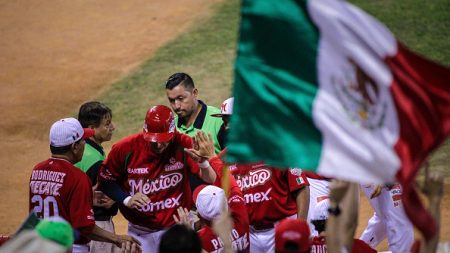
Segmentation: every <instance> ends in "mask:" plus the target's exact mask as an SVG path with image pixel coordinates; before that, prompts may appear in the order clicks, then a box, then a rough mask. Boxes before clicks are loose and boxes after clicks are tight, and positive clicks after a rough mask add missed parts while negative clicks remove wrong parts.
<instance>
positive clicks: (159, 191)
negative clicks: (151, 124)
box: [98, 132, 200, 230]
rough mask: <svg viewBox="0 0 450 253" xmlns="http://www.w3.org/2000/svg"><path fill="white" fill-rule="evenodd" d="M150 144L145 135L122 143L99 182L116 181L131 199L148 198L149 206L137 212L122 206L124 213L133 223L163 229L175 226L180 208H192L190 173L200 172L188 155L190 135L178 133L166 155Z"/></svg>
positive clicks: (101, 171) (129, 138) (125, 139)
mask: <svg viewBox="0 0 450 253" xmlns="http://www.w3.org/2000/svg"><path fill="white" fill-rule="evenodd" d="M149 145H150V143H149V142H147V141H145V140H144V137H143V133H139V134H135V135H132V136H129V137H126V138H124V139H122V140H120V141H119V142H118V143H116V144H115V145H114V146H113V147H112V149H111V151H110V152H109V155H108V157H107V159H106V160H105V161H104V162H103V164H102V168H101V170H100V173H99V177H98V179H99V182H100V183H101V182H104V181H116V183H117V184H118V185H119V186H120V187H121V189H122V190H123V191H125V192H127V193H128V194H130V196H132V195H134V194H135V193H137V192H141V193H143V194H145V195H147V196H148V197H149V199H150V203H149V204H147V205H145V206H143V207H142V208H139V207H135V208H133V209H131V208H128V207H126V206H124V205H120V206H119V208H120V212H121V213H122V214H123V216H124V217H125V218H126V219H127V220H128V221H130V222H131V223H133V224H136V225H140V226H143V227H147V228H149V229H152V230H161V229H164V228H168V227H170V226H171V225H173V224H175V221H174V220H173V217H172V215H173V214H177V212H176V209H177V208H178V207H179V206H182V207H185V208H187V209H188V210H190V209H191V207H192V196H191V189H190V185H189V179H188V173H193V174H197V175H198V174H199V173H200V170H199V167H198V164H197V163H196V162H194V161H193V160H192V159H191V158H190V157H189V156H188V155H187V154H185V153H184V148H191V147H192V139H191V137H189V136H187V135H184V134H181V133H178V132H177V133H176V135H175V136H174V138H173V140H172V142H171V143H170V144H169V146H168V147H167V148H166V149H165V150H164V152H163V153H162V154H155V153H153V152H152V150H151V149H150V147H149ZM125 162H126V166H125ZM124 166H125V167H124Z"/></svg>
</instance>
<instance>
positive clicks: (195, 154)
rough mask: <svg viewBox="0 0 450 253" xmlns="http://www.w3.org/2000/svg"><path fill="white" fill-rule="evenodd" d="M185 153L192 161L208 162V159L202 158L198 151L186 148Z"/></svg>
mask: <svg viewBox="0 0 450 253" xmlns="http://www.w3.org/2000/svg"><path fill="white" fill-rule="evenodd" d="M184 152H185V153H186V154H188V156H189V157H191V159H192V160H194V161H195V162H198V163H201V162H203V161H205V160H206V158H204V157H201V156H200V154H199V152H198V150H195V149H193V148H185V149H184Z"/></svg>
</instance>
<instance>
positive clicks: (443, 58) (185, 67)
mask: <svg viewBox="0 0 450 253" xmlns="http://www.w3.org/2000/svg"><path fill="white" fill-rule="evenodd" d="M351 2H352V3H354V4H356V5H358V6H360V7H361V8H363V9H364V10H366V11H367V12H369V13H370V14H372V15H374V16H375V17H377V18H378V19H379V20H381V21H382V22H384V23H385V24H386V25H387V26H388V27H389V28H390V29H391V30H392V32H393V33H394V34H395V35H396V36H397V37H398V38H399V39H400V40H401V41H403V42H404V43H405V44H406V45H407V46H408V47H410V48H412V49H413V50H415V51H417V52H419V53H421V54H423V55H426V56H428V57H430V58H432V59H435V60H437V61H439V62H441V63H443V64H445V65H447V66H450V43H449V41H450V2H449V1H448V0H428V1H421V0H352V1H351ZM239 3H240V2H239V1H237V0H226V1H223V3H222V4H219V5H217V6H216V11H215V14H214V15H213V16H212V17H210V18H208V19H205V20H201V21H200V22H198V23H197V24H196V25H195V26H194V28H192V29H191V30H190V31H188V32H186V33H184V34H182V35H180V36H179V37H178V38H176V39H175V40H173V41H172V42H170V43H168V44H167V45H165V46H164V47H163V48H161V49H159V50H158V51H157V52H156V54H155V55H154V56H153V57H152V58H151V59H149V60H148V61H146V62H145V63H144V64H143V65H142V66H140V67H139V68H138V69H136V70H135V71H134V72H132V73H130V74H129V75H128V76H126V77H125V78H123V79H122V80H120V81H118V82H116V83H114V84H113V85H112V87H111V89H109V90H108V91H106V93H105V94H103V95H101V97H99V98H98V99H99V100H101V101H104V102H105V103H106V104H108V105H109V106H110V107H111V108H112V109H113V112H114V121H115V122H116V125H117V132H116V135H115V137H114V140H117V139H118V138H120V137H123V136H125V135H128V134H131V133H135V132H137V131H140V130H141V128H142V123H143V118H144V115H145V112H146V109H147V108H148V107H149V106H152V105H156V104H167V99H166V97H165V91H164V82H165V80H166V79H167V78H168V77H169V76H170V75H171V74H172V73H175V72H186V73H189V74H190V75H191V76H192V77H193V79H194V81H195V83H196V86H197V87H198V88H199V90H200V94H199V97H200V99H202V100H204V101H205V102H206V103H207V104H211V105H216V106H218V105H219V104H220V103H221V101H223V100H224V99H225V98H227V97H229V95H230V94H231V86H232V76H233V73H232V69H233V61H234V57H235V46H236V42H237V30H238V23H239ZM114 140H113V141H114ZM449 151H450V145H445V146H444V147H443V148H441V149H440V150H439V151H438V152H436V153H435V154H434V155H433V159H432V166H433V167H434V168H439V169H440V170H445V171H446V175H447V177H448V176H450V172H449V170H448V169H446V168H447V164H448V161H449V158H448V153H449Z"/></svg>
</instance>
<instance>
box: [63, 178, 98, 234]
mask: <svg viewBox="0 0 450 253" xmlns="http://www.w3.org/2000/svg"><path fill="white" fill-rule="evenodd" d="M77 181H78V182H77V185H76V189H75V192H74V193H73V194H72V197H71V200H70V206H69V208H70V211H69V215H70V220H71V221H72V224H71V225H72V227H73V228H75V229H79V230H80V231H81V232H83V233H87V234H89V233H90V232H91V231H92V229H93V228H94V225H95V221H94V212H93V210H92V195H93V194H92V186H91V183H90V181H89V178H88V177H87V175H85V174H84V173H83V174H81V175H80V177H79V179H78V180H77ZM84 235H85V234H84Z"/></svg>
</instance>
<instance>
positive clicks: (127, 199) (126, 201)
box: [123, 196, 131, 206]
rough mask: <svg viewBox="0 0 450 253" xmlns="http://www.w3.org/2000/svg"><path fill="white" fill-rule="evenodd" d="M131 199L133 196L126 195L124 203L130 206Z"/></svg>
mask: <svg viewBox="0 0 450 253" xmlns="http://www.w3.org/2000/svg"><path fill="white" fill-rule="evenodd" d="M130 199H131V196H128V197H126V198H125V199H124V200H123V204H124V205H125V206H128V202H130Z"/></svg>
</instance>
